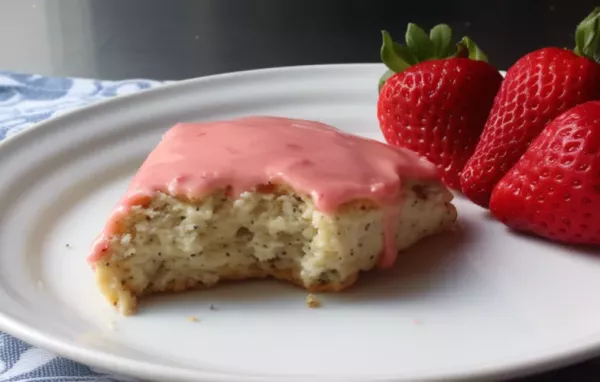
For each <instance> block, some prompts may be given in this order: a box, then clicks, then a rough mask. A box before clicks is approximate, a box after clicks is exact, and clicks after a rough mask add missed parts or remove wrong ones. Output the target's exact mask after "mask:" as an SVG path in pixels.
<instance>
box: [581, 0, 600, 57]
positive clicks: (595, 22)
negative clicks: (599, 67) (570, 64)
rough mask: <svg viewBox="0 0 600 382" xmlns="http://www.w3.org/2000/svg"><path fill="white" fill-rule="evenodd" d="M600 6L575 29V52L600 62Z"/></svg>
mask: <svg viewBox="0 0 600 382" xmlns="http://www.w3.org/2000/svg"><path fill="white" fill-rule="evenodd" d="M599 48H600V7H596V8H594V10H593V11H592V13H590V14H589V15H588V16H587V17H586V18H585V19H583V21H581V22H580V23H579V25H578V26H577V29H576V30H575V53H576V54H578V55H580V56H583V57H587V58H589V59H590V60H593V61H596V62H598V63H600V49H599Z"/></svg>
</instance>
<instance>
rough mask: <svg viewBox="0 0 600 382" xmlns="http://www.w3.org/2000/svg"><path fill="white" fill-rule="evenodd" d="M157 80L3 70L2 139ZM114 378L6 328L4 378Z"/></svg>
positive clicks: (9, 381)
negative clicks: (60, 355)
mask: <svg viewBox="0 0 600 382" xmlns="http://www.w3.org/2000/svg"><path fill="white" fill-rule="evenodd" d="M160 85H161V82H158V81H152V80H126V81H98V80H90V79H79V78H56V77H44V76H39V75H30V74H20V73H12V72H4V71H0V141H1V140H3V139H5V138H7V137H10V136H11V135H14V134H17V133H18V132H19V131H22V130H24V129H26V128H27V127H29V126H32V125H34V124H36V123H37V122H40V121H43V120H45V119H48V118H50V117H53V116H56V115H59V114H64V113H66V112H68V111H71V110H73V109H77V108H79V107H82V106H86V105H89V104H91V103H93V102H96V101H99V100H102V99H106V98H110V97H114V96H118V95H124V94H131V93H134V92H138V91H140V90H144V89H148V88H153V87H156V86H160ZM17 381H18V382H28V381H31V382H33V381H36V382H50V381H52V382H67V381H68V382H76V381H86V382H113V381H131V379H127V378H122V377H115V376H108V375H106V374H104V373H101V372H99V371H94V370H92V369H90V368H89V367H87V366H83V365H80V364H77V363H75V362H72V361H69V360H67V359H64V358H60V357H58V356H56V355H54V354H52V353H50V352H48V351H46V350H42V349H38V348H35V347H32V346H31V345H28V344H26V343H24V342H22V341H20V340H18V339H16V338H14V337H11V336H9V335H8V334H5V333H2V332H0V382H17Z"/></svg>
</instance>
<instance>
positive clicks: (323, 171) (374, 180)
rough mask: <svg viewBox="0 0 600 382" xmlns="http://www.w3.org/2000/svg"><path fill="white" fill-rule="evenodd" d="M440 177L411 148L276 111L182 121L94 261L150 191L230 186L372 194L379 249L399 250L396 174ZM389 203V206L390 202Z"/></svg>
mask: <svg viewBox="0 0 600 382" xmlns="http://www.w3.org/2000/svg"><path fill="white" fill-rule="evenodd" d="M403 176H408V177H412V178H419V179H432V178H437V177H438V172H437V169H436V168H435V166H433V165H432V164H430V163H429V162H426V161H424V160H422V159H419V158H418V157H417V155H415V154H413V153H412V152H410V151H407V150H403V149H400V148H397V147H393V146H389V145H386V144H383V143H381V142H377V141H374V140H370V139H365V138H361V137H357V136H354V135H351V134H348V133H344V132H341V131H339V130H337V129H334V128H333V127H330V126H327V125H325V124H322V123H318V122H312V121H306V120H298V119H287V118H279V117H246V118H241V119H236V120H229V121H220V122H210V123H195V124H191V123H180V124H178V125H176V126H174V127H173V128H171V129H170V130H169V131H167V132H166V133H165V135H164V136H163V139H162V141H161V142H160V143H159V145H158V146H157V147H156V148H155V149H154V151H152V152H151V153H150V155H149V156H148V158H147V159H146V161H145V162H144V164H143V165H142V166H141V168H140V169H139V171H138V173H137V174H136V175H135V177H134V178H133V181H132V182H131V184H130V186H129V189H128V190H127V192H126V193H125V195H124V196H123V198H122V199H121V201H120V202H119V204H118V205H117V207H116V208H115V210H114V211H113V213H112V215H111V216H110V219H109V220H108V222H107V224H106V227H105V229H104V232H103V233H102V234H101V235H100V237H99V238H98V239H97V241H96V243H95V244H94V248H93V251H92V254H91V255H90V257H89V259H88V260H89V261H90V262H95V261H97V260H98V259H100V258H101V257H102V256H103V254H104V252H105V251H106V248H107V244H108V241H107V238H109V237H111V236H112V235H113V234H115V233H116V231H117V222H118V221H119V220H120V218H121V217H122V216H123V215H125V214H127V212H128V211H129V209H130V208H131V207H132V206H135V205H143V204H145V203H147V202H148V201H149V200H150V198H151V197H152V195H153V194H154V193H155V192H156V191H161V192H164V193H168V194H170V195H173V196H176V197H186V198H190V199H198V198H202V197H203V196H206V195H208V194H210V193H211V192H213V191H214V190H217V189H225V188H226V187H230V189H231V193H232V196H233V197H236V196H238V195H240V194H241V193H243V192H245V191H250V190H252V189H253V188H255V187H256V186H257V185H266V184H268V183H269V182H271V183H283V184H288V185H289V186H291V187H292V188H293V189H294V190H295V191H296V192H298V193H300V194H305V195H310V196H311V197H312V199H313V201H314V203H315V206H316V207H317V209H319V211H321V212H323V213H326V214H327V213H333V212H335V211H336V209H337V208H338V207H340V206H341V205H343V204H344V203H347V202H351V201H354V200H358V199H368V200H372V201H374V202H376V203H378V204H379V205H382V206H386V207H388V208H386V210H385V211H386V213H385V216H384V253H383V255H382V256H380V261H379V265H380V266H381V267H390V266H392V265H393V264H394V262H395V260H396V256H397V253H396V252H397V251H396V239H395V236H396V228H397V222H398V214H399V210H398V208H394V205H396V204H397V203H398V202H399V201H400V200H399V198H400V197H401V195H400V180H401V177H403ZM390 207H391V208H390Z"/></svg>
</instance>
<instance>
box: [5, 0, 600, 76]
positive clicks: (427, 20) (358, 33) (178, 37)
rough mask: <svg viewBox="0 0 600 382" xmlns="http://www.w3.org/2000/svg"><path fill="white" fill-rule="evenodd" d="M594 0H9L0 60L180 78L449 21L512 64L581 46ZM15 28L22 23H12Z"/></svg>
mask: <svg viewBox="0 0 600 382" xmlns="http://www.w3.org/2000/svg"><path fill="white" fill-rule="evenodd" d="M594 5H595V4H594V2H592V1H585V0H571V1H541V0H538V1H526V0H521V1H517V0H512V1H509V0H507V1H481V0H462V1H461V0H455V1H419V0H412V1H402V0H395V1H366V0H363V1H359V0H302V1H295V0H286V1H283V0H162V1H161V0H2V1H0V52H2V53H1V54H0V69H11V70H20V71H28V72H39V73H43V74H56V75H70V76H85V77H102V78H107V79H119V78H126V77H149V78H157V79H181V78H188V77H195V76H200V75H206V74H213V73H220V72H228V71H235V70H242V69H252V68H263V67H272V66H282V65H300V64H317V63H345V62H376V61H378V59H379V56H378V49H379V45H380V30H381V29H384V28H385V29H388V30H389V31H390V32H391V33H392V36H394V37H395V38H397V39H402V38H403V35H404V29H405V27H406V24H407V23H408V22H409V21H412V22H415V23H418V24H419V25H422V26H423V27H424V28H427V29H429V28H430V27H432V26H433V25H435V24H436V23H439V22H446V23H448V24H450V25H451V26H452V27H453V28H454V30H455V33H456V35H457V36H461V35H469V36H470V37H472V38H473V39H475V41H476V42H477V43H478V44H479V45H480V46H481V47H482V48H483V50H484V51H485V52H486V53H487V54H488V56H489V58H490V60H491V61H492V62H493V63H494V64H495V65H496V66H498V67H499V68H501V69H505V68H507V67H508V66H509V65H511V63H513V62H514V61H515V60H516V59H517V58H518V57H519V56H520V55H522V54H524V53H526V52H528V51H531V50H533V49H536V48H538V47H541V46H547V45H555V46H565V47H572V46H573V39H574V37H573V32H574V29H575V25H576V24H577V23H578V21H579V20H581V19H582V18H583V17H585V16H586V15H587V14H588V13H589V12H590V11H591V10H592V8H593V7H594ZM17 30H19V32H16V31H17Z"/></svg>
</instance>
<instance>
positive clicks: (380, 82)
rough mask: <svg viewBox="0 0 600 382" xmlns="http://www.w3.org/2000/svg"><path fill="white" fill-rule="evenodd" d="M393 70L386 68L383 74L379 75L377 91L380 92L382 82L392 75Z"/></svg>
mask: <svg viewBox="0 0 600 382" xmlns="http://www.w3.org/2000/svg"><path fill="white" fill-rule="evenodd" d="M394 74H396V73H394V71H392V70H389V69H388V70H387V71H386V72H385V73H383V76H381V78H379V91H380V92H381V88H382V87H383V84H385V81H387V80H388V78H390V77H391V76H393V75H394Z"/></svg>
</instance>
